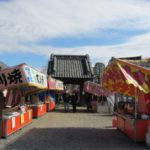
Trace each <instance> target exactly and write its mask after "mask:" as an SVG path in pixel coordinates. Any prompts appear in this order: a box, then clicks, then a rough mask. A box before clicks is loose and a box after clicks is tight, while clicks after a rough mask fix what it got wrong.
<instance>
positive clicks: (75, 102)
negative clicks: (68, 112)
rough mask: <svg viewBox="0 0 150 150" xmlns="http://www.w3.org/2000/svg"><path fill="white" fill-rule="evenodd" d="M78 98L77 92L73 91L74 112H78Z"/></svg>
mask: <svg viewBox="0 0 150 150" xmlns="http://www.w3.org/2000/svg"><path fill="white" fill-rule="evenodd" d="M77 99H78V96H77V93H72V95H71V103H72V108H73V112H76V105H77Z"/></svg>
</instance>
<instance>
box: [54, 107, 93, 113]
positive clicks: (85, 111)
mask: <svg viewBox="0 0 150 150" xmlns="http://www.w3.org/2000/svg"><path fill="white" fill-rule="evenodd" d="M54 112H59V113H66V112H65V110H64V106H61V107H60V106H58V107H57V108H56V109H55V110H54ZM72 112H73V109H72V107H71V106H70V108H69V111H68V113H72ZM91 112H93V111H92V110H89V111H87V109H86V107H79V106H78V107H77V110H76V113H91Z"/></svg>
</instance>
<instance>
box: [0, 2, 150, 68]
mask: <svg viewBox="0 0 150 150" xmlns="http://www.w3.org/2000/svg"><path fill="white" fill-rule="evenodd" d="M149 12H150V1H146V0H142V1H141V0H126V1H125V0H112V1H110V0H101V1H100V0H82V1H80V0H76V1H74V0H64V1H62V0H51V1H49V0H44V1H43V0H36V1H35V0H26V1H24V0H0V14H3V15H0V61H3V62H4V63H6V64H7V65H9V66H13V65H17V64H20V63H27V64H29V65H31V66H33V67H36V68H40V67H43V66H47V62H48V59H49V57H50V54H51V53H54V54H75V55H79V54H81V55H85V54H89V55H90V58H91V62H92V64H93V65H94V63H95V62H103V63H105V64H107V62H108V60H109V59H110V58H111V57H112V56H113V57H127V56H137V55H142V56H143V57H144V58H145V57H150V42H149V39H150V15H149Z"/></svg>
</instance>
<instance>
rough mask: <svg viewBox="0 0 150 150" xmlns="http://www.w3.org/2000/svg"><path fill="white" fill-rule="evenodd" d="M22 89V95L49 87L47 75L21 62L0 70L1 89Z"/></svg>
mask: <svg viewBox="0 0 150 150" xmlns="http://www.w3.org/2000/svg"><path fill="white" fill-rule="evenodd" d="M16 88H18V89H20V90H21V92H22V95H26V94H29V93H32V92H34V91H35V92H37V91H38V90H44V89H47V76H46V75H44V74H42V73H40V72H39V71H37V70H35V69H33V68H32V67H30V66H28V65H26V64H21V65H18V66H15V67H11V68H7V69H4V70H1V71H0V90H1V91H2V90H4V89H16Z"/></svg>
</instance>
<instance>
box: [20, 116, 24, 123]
mask: <svg viewBox="0 0 150 150" xmlns="http://www.w3.org/2000/svg"><path fill="white" fill-rule="evenodd" d="M23 123H24V114H21V124H23Z"/></svg>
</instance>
